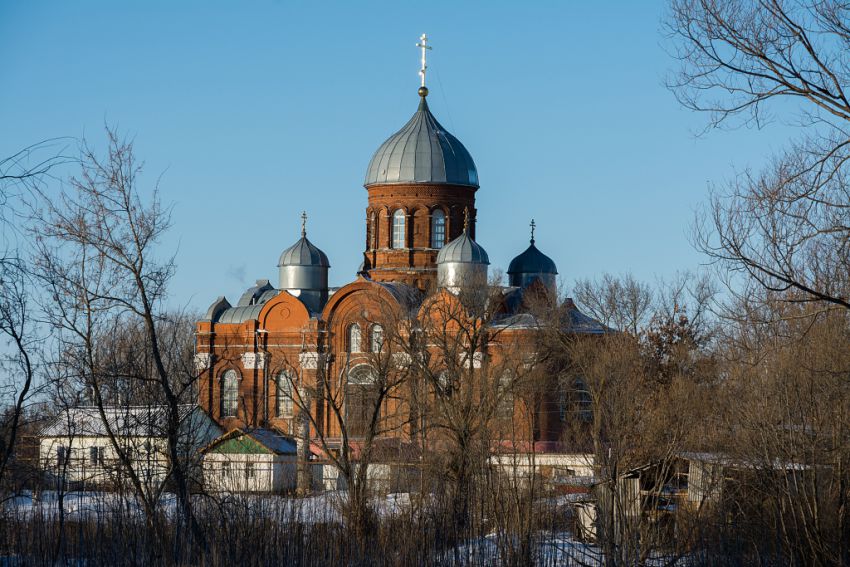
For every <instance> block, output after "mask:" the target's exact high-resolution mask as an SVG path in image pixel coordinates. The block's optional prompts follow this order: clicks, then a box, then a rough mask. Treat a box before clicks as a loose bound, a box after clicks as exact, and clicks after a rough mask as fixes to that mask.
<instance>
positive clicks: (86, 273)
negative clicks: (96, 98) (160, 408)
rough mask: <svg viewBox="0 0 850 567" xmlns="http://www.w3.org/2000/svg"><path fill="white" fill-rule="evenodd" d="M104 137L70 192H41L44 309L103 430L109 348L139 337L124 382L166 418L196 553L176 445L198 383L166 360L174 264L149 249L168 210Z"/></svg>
mask: <svg viewBox="0 0 850 567" xmlns="http://www.w3.org/2000/svg"><path fill="white" fill-rule="evenodd" d="M107 136H108V142H109V146H108V152H107V154H106V156H105V157H101V156H99V155H98V154H97V153H96V152H95V151H94V150H93V149H91V148H90V147H89V146H87V145H85V144H84V145H83V146H82V148H81V158H80V160H79V161H80V163H81V173H80V176H79V177H73V178H71V179H70V181H69V188H68V189H66V190H63V191H62V193H61V194H60V195H59V196H56V197H52V198H49V196H48V195H46V194H44V193H43V192H42V193H40V195H41V197H42V199H41V201H40V202H39V206H38V208H36V209H35V211H34V213H33V217H34V221H35V222H33V223H32V229H31V233H32V238H33V240H34V241H35V242H36V247H37V260H36V263H35V270H36V273H37V277H38V278H39V281H40V282H41V285H43V286H44V287H45V288H46V289H47V290H48V297H49V300H48V301H47V302H46V304H45V308H46V312H47V316H48V319H49V322H50V324H51V325H52V326H53V328H54V329H55V331H56V333H57V337H58V340H59V344H60V348H59V352H60V356H61V360H60V361H59V362H60V363H61V364H67V365H71V366H72V367H73V368H74V370H75V372H76V374H77V377H78V379H79V380H80V381H81V382H82V383H84V384H85V386H86V387H87V388H89V391H90V394H91V398H92V400H93V401H94V403H95V405H96V406H97V407H98V408H99V410H100V413H101V417H102V419H103V422H104V424H108V423H109V421H110V420H109V419H108V418H107V415H106V412H105V409H104V408H105V406H106V405H107V403H108V398H107V396H106V394H107V391H108V390H107V385H110V384H114V381H115V379H116V372H117V373H118V375H119V376H120V373H121V369H118V368H116V367H115V366H116V365H115V364H112V366H110V363H115V362H116V359H115V356H117V355H118V353H117V352H116V350H115V349H113V348H112V347H113V346H114V345H113V344H112V343H113V341H114V340H115V339H116V338H117V337H119V336H120V334H117V333H116V329H119V328H121V329H122V330H131V329H134V330H137V331H138V332H137V335H136V336H137V338H138V341H137V343H136V344H135V346H134V348H135V349H137V350H135V351H133V350H131V352H136V353H137V354H138V357H137V359H135V360H129V361H128V360H125V361H124V362H133V363H138V364H134V365H130V366H129V367H127V366H125V367H124V370H126V371H128V375H127V376H126V377H127V378H128V379H132V380H135V381H136V382H137V383H138V384H145V385H146V386H147V387H149V388H151V389H153V390H154V391H155V392H156V396H157V397H158V398H159V399H160V400H161V401H162V404H163V405H164V407H165V408H166V410H167V411H165V415H164V421H165V424H164V430H165V437H166V441H167V453H168V455H167V456H168V462H169V465H170V467H169V470H168V475H167V477H168V480H169V482H170V483H171V485H172V486H173V487H174V489H175V492H176V495H177V501H178V504H179V511H180V514H179V516H178V519H179V520H180V522H181V523H182V522H185V523H186V524H187V525H188V526H189V528H190V534H191V538H190V539H189V540H188V541H189V543H193V542H194V544H202V543H203V534H202V533H201V531H200V529H199V527H198V525H197V522H196V520H195V517H194V514H193V512H192V502H191V498H190V493H189V485H190V475H189V471H188V469H187V465H186V460H185V455H184V454H183V453H182V452H181V451H182V449H183V447H182V445H181V438H180V434H181V430H182V423H181V416H182V414H181V409H180V408H181V404H182V403H183V402H184V400H185V399H186V396H187V395H189V394H190V393H191V391H192V387H193V384H194V380H195V375H194V373H193V372H191V371H187V369H186V368H185V365H181V364H180V361H181V360H182V358H183V357H182V355H181V354H179V352H178V353H176V354H174V355H173V356H172V354H171V352H170V346H171V345H172V344H173V343H171V342H169V341H170V339H171V336H170V335H169V333H168V330H167V329H168V324H169V314H168V313H167V312H166V311H165V309H164V300H165V298H166V293H167V287H168V282H169V280H170V278H171V275H172V274H173V271H174V264H173V260H172V259H171V258H166V259H165V260H164V261H158V260H157V258H156V256H155V246H156V244H157V242H158V241H159V239H160V238H161V236H162V235H163V234H164V232H165V231H166V230H167V229H168V228H169V226H170V220H169V211H168V210H167V209H166V208H163V206H162V205H161V203H160V201H159V197H158V191H157V189H156V188H154V189H153V190H152V191H150V192H149V193H148V194H145V193H144V192H143V191H142V190H141V189H140V187H139V186H138V176H139V174H140V172H141V166H140V165H139V164H138V163H137V162H136V160H135V157H134V155H133V148H132V144H131V143H130V142H127V141H124V140H121V139H120V138H119V137H118V135H117V134H116V132H115V131H114V130H110V129H107ZM184 322H185V321H184ZM174 324H179V322H175V323H174ZM175 350H176V351H179V350H180V349H179V348H177V349H175ZM104 354H106V356H104ZM124 354H127V351H126V350H125V351H124ZM110 357H112V359H111V360H110ZM108 433H109V437H110V440H111V443H112V445H113V448H114V450H115V452H116V454H117V455H118V456H119V458H120V460H121V462H122V464H123V467H124V470H125V471H126V472H127V474H128V475H129V479H130V481H131V483H132V485H133V486H134V488H135V491H136V493H137V495H138V497H139V498H140V500H141V502H142V503H143V506H144V509H145V511H146V516H147V518H148V521H149V527H150V528H151V529H153V530H157V531H158V532H160V536H161V535H162V533H161V530H160V528H159V527H158V523H157V522H156V518H157V514H158V512H157V501H156V500H155V499H154V498H153V495H151V494H150V493H149V492H146V491H145V486H144V482H143V480H142V479H141V478H140V477H139V475H138V474H137V473H136V472H135V471H134V470H133V463H132V460H131V458H130V456H129V455H128V453H127V451H126V450H125V447H123V446H122V444H121V442H120V439H119V438H118V437H119V432H117V431H113V430H109V431H108ZM176 533H178V534H180V533H181V530H179V529H178V530H177V532H176ZM181 547H182V543H180V542H179V541H175V553H182V552H184V551H180V548H181Z"/></svg>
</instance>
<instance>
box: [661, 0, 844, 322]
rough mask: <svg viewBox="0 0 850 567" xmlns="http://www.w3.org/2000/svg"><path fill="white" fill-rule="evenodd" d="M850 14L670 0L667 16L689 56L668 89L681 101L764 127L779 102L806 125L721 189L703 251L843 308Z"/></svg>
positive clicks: (818, 6) (833, 6) (701, 232)
mask: <svg viewBox="0 0 850 567" xmlns="http://www.w3.org/2000/svg"><path fill="white" fill-rule="evenodd" d="M848 16H850V13H848V10H847V6H846V5H844V4H843V3H841V2H836V1H831V0H828V1H817V2H786V1H784V0H762V1H755V2H749V1H743V0H674V1H673V2H672V4H671V13H670V16H669V18H668V21H667V25H668V29H669V31H670V35H671V37H672V40H673V48H674V53H675V56H676V57H677V59H678V60H679V61H680V63H681V65H680V69H679V71H678V73H677V74H675V75H674V76H672V77H671V78H670V80H669V86H670V87H671V88H672V90H673V92H674V93H675V94H676V96H677V97H678V99H679V101H680V102H681V103H682V104H683V105H684V106H686V107H687V108H691V109H694V110H699V111H706V112H708V113H709V114H710V116H711V119H710V124H711V125H712V126H722V125H734V124H746V125H756V126H759V127H761V126H763V124H764V120H765V117H766V116H768V115H769V113H770V112H771V111H773V112H775V113H776V114H777V115H779V116H781V117H784V118H786V121H791V120H797V121H798V124H799V125H800V126H801V127H802V129H803V137H802V138H801V139H800V140H798V141H796V142H794V143H793V144H791V145H790V147H789V148H788V149H786V150H785V151H784V152H783V153H782V154H780V155H778V156H777V157H775V158H774V159H773V161H772V162H771V163H770V164H769V165H767V166H766V167H765V168H764V170H763V171H762V172H760V173H752V172H750V171H746V172H744V173H743V174H741V175H739V176H738V177H737V178H735V179H733V180H732V181H731V182H730V183H729V184H728V186H727V187H726V188H725V189H722V190H715V191H714V193H713V195H712V198H711V201H710V204H709V206H708V207H707V210H706V211H704V212H703V213H702V214H701V215H700V216H699V217H698V221H697V226H696V241H697V244H698V246H699V248H700V249H702V250H703V251H704V252H706V253H707V254H708V255H709V256H710V257H712V258H714V259H715V260H716V261H717V262H718V263H719V264H720V265H721V266H722V267H723V268H725V269H727V270H728V271H729V272H730V273H731V274H732V275H733V276H734V275H743V276H745V279H746V278H752V279H754V280H756V281H758V282H759V284H760V285H762V286H764V287H765V288H767V289H769V290H773V291H779V292H785V291H793V292H794V293H793V294H791V295H789V296H787V299H789V300H793V301H821V302H826V303H829V304H833V305H837V306H840V307H842V308H845V309H846V308H848V307H850V289H848V287H847V285H846V280H844V279H841V278H839V279H836V278H835V276H836V275H840V274H842V273H847V270H848V268H850V254H848V244H847V243H848V241H850V228H848V227H850V222H849V221H850V205H848V203H850V192H848V178H847V171H846V165H845V164H846V161H847V158H848V157H850V153H848V148H850V145H849V144H848V142H850V138H848V120H850V102H848V99H847V96H846V93H845V86H846V85H847V84H848V80H850V66H849V65H848V63H850V62H849V61H848V55H847V54H848V53H850V51H848V46H850V23H848ZM737 283H740V282H737ZM733 287H734V285H733Z"/></svg>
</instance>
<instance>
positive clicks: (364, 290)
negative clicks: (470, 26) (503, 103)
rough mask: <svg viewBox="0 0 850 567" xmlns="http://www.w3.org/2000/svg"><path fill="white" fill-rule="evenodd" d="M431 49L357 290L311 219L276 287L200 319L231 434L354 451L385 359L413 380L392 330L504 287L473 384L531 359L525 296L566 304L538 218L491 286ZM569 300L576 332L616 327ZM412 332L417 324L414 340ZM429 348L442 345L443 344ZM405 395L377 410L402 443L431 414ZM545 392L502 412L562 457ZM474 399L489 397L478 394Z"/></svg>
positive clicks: (559, 403)
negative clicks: (274, 435) (316, 238)
mask: <svg viewBox="0 0 850 567" xmlns="http://www.w3.org/2000/svg"><path fill="white" fill-rule="evenodd" d="M426 43H427V38H426V37H425V36H423V37H422V43H420V44H419V47H421V48H422V54H423V55H422V66H421V70H420V75H421V79H422V80H421V86H420V88H419V90H418V107H417V108H416V111H415V112H414V113H413V116H412V117H411V118H410V119H409V120H408V121H407V123H406V124H404V126H402V128H401V129H400V130H398V131H397V132H396V133H395V134H393V135H392V136H390V137H389V138H388V139H387V140H386V141H384V142H383V143H382V144H381V145H380V146H379V147H378V149H377V150H376V151H375V153H374V155H373V156H372V159H371V161H370V162H369V164H368V166H367V167H366V175H365V180H364V182H363V185H364V187H365V189H366V192H367V195H368V199H367V201H366V203H365V210H366V215H365V219H366V223H365V227H364V232H363V234H362V235H361V237H362V238H363V243H364V251H363V261H362V264H361V266H360V269H359V271H358V273H357V274H356V278H355V279H354V281H352V282H350V283H348V284H346V285H344V286H342V287H338V288H330V287H329V286H328V273H329V270H330V268H331V262H330V260H329V258H328V257H327V255H326V254H325V253H324V252H323V251H322V250H321V249H320V247H319V246H318V245H317V244H320V243H314V242H312V241H311V240H310V239H309V238H308V236H307V227H306V215H304V214H302V222H301V236H300V238H298V240H296V241H295V243H294V244H292V245H291V246H290V247H288V248H286V249H285V250H284V251H283V252H282V253H281V254H280V257H279V260H278V263H277V267H278V270H279V277H278V280H277V282H275V283H272V282H270V281H268V280H258V281H257V282H256V285H254V286H252V287H250V288H249V289H247V290H245V291H244V293H242V295H241V296H240V297H239V299H238V301H237V302H236V303H235V304H232V303H230V302H229V301H228V300H227V299H226V298H225V297H223V296H222V297H219V298H218V299H216V300H215V301H214V302H213V303H212V305H210V307H209V309H208V310H207V312H206V315H205V317H204V318H203V320H201V321H199V322H198V323H197V324H196V336H197V345H196V353H197V354H196V357H195V363H196V366H197V370H198V372H199V381H198V384H199V386H198V398H199V399H198V403H199V405H200V406H201V407H202V408H204V409H205V410H206V411H207V412H208V413H209V415H210V416H212V418H213V419H214V420H215V421H216V422H217V423H218V424H219V425H221V426H222V427H223V428H224V429H225V430H228V431H231V430H235V429H273V430H277V431H279V432H281V433H283V434H285V435H290V436H293V437H299V439H304V438H305V437H308V436H309V438H310V446H311V447H319V450H316V451H315V452H316V453H317V454H318V453H320V452H321V450H324V451H327V450H328V449H330V450H334V447H336V448H338V447H340V446H341V444H343V443H350V444H353V445H356V444H357V443H358V440H359V439H360V438H361V437H362V436H363V435H364V434H365V432H366V431H367V430H368V427H369V423H370V415H371V414H370V409H369V408H370V406H369V403H370V400H371V399H372V398H370V395H369V392H370V389H369V388H370V384H373V383H374V381H375V376H376V375H377V374H378V373H380V372H384V371H383V370H380V369H378V368H377V367H379V366H382V363H381V361H380V360H378V359H379V358H380V354H381V353H382V352H384V351H387V350H392V349H393V348H394V349H395V352H394V353H392V355H391V356H392V360H393V362H394V363H395V366H394V367H395V368H396V369H397V371H398V372H400V373H402V374H404V373H405V372H407V374H408V375H409V376H412V373H411V371H410V370H409V369H408V370H398V369H400V368H401V367H403V366H405V365H408V366H409V365H410V363H411V356H410V352H405V351H404V349H402V348H399V347H398V346H396V347H392V346H391V345H390V343H391V340H392V339H391V337H390V336H389V335H390V334H391V331H390V330H389V328H388V326H389V325H391V324H392V323H388V322H387V321H389V320H390V319H391V320H393V321H396V322H398V321H401V320H405V321H420V322H421V321H424V320H426V319H430V320H433V318H434V314H435V313H438V312H442V313H445V312H447V309H446V306H449V305H460V306H461V307H462V306H463V304H464V302H465V301H466V299H465V295H464V290H465V289H469V288H470V287H476V286H477V287H478V288H485V287H486V288H488V289H490V290H492V289H494V288H495V296H497V298H498V299H497V300H496V303H498V306H497V307H496V308H494V309H492V310H491V311H492V312H491V313H490V315H489V316H488V317H489V319H488V325H489V326H490V328H491V329H492V330H496V331H497V332H491V337H490V338H489V339H488V340H486V341H483V342H482V343H481V344H478V345H474V346H473V349H474V352H473V353H472V354H471V355H469V356H464V357H461V358H464V360H463V361H461V362H462V363H461V365H460V366H459V368H460V369H461V370H462V372H460V373H459V376H460V377H459V378H458V379H459V380H464V379H465V378H463V376H464V375H465V372H467V371H468V372H469V373H470V374H469V376H472V375H473V374H472V373H474V372H483V370H481V368H482V367H483V366H486V365H487V361H488V360H495V359H496V358H498V357H499V356H502V358H504V356H503V355H499V354H497V351H500V350H501V351H502V352H509V351H514V352H516V351H521V350H522V349H523V348H526V347H523V346H522V345H528V344H530V341H529V340H528V337H529V336H530V335H531V334H533V333H534V332H535V330H536V329H537V328H538V324H537V322H536V320H535V316H534V315H533V314H532V313H531V312H530V311H529V310H528V308H527V301H526V297H527V296H528V295H529V294H533V295H534V296H536V297H541V296H542V297H544V298H548V301H557V300H558V299H557V283H556V277H557V275H558V270H557V267H556V264H555V262H554V261H553V260H552V259H551V258H549V257H548V256H546V255H545V254H544V253H543V252H541V251H540V250H539V249H538V248H537V245H536V243H535V239H534V232H533V222H532V233H531V239H530V245H529V246H528V248H527V249H525V250H524V251H521V252H520V253H519V254H518V255H517V256H516V257H515V258H514V259H513V260H512V261H511V263H510V265H509V267H508V269H507V276H508V281H507V285H504V283H505V282H497V283H496V284H495V286H494V284H493V282H488V277H489V271H488V270H489V264H490V261H489V257H488V254H487V252H486V251H485V249H484V247H483V246H482V244H481V243H479V242H477V241H476V230H475V228H476V225H477V223H478V222H487V220H486V219H478V217H477V214H476V208H475V203H476V196H477V194H478V190H479V188H480V187H479V181H478V179H479V178H478V171H477V169H476V166H475V162H474V161H473V158H472V155H471V154H470V152H469V151H468V150H467V148H466V147H464V145H463V144H462V143H461V142H460V140H458V138H456V137H455V136H454V135H452V134H451V133H450V132H448V131H447V130H446V129H445V128H444V127H443V126H442V125H441V124H440V122H438V121H437V118H436V117H435V116H434V114H433V113H432V112H431V109H430V108H429V105H428V88H427V87H426V86H425V71H426V69H427V67H426V65H425V50H426V49H427V48H428V46H427V45H426ZM485 196H486V193H485ZM352 236H353V235H352ZM488 301H489V302H490V303H493V300H492V299H490V300H488ZM567 301H568V306H567V307H568V309H567V313H568V319H569V322H568V324H569V328H570V332H574V333H581V334H588V335H599V334H603V333H605V332H606V331H607V329H606V328H605V327H604V326H603V325H601V324H600V323H598V322H597V321H595V320H593V319H591V318H590V317H587V316H585V315H584V314H582V313H581V312H580V311H579V310H578V309H577V308H576V307H575V305H573V304H572V302H571V301H570V300H567ZM488 304H489V303H488ZM444 327H445V325H444ZM393 333H394V334H395V335H396V336H397V337H400V336H401V335H402V334H403V333H401V332H398V331H394V332H393ZM411 333H412V331H410V328H408V331H407V335H405V337H407V338H410V337H411ZM496 334H498V337H496V336H495V335H496ZM429 341H430V342H429V344H430V345H432V346H433V344H434V343H435V340H434V339H430V340H429ZM399 344H400V343H399ZM500 345H501V346H500ZM443 346H444V348H443V350H442V351H441V352H439V353H437V355H438V356H437V357H435V359H439V358H440V357H442V359H443V360H442V362H441V361H440V360H436V362H433V361H432V362H433V364H432V366H433V368H435V369H436V370H433V372H434V373H435V376H436V377H435V380H434V384H433V388H432V389H431V390H430V393H426V394H425V396H426V397H427V396H430V397H434V396H438V395H440V392H438V391H437V390H440V389H441V388H440V385H441V384H443V385H444V382H443V380H444V378H442V377H443V376H445V375H446V369H447V368H449V367H450V366H457V364H456V362H457V361H454V360H453V361H448V360H447V359H448V358H449V357H451V358H457V356H456V355H455V354H451V355H448V354H447V352H448V351H447V350H446V347H445V345H443ZM467 346H468V345H467ZM426 348H430V347H426ZM435 348H436V347H435ZM432 350H433V349H432ZM438 350H439V349H438ZM449 362H451V364H449ZM440 368H443V369H444V370H442V371H440V370H439V369H440ZM429 371H430V370H429ZM440 372H442V374H441V373H440ZM411 379H412V378H411ZM403 380H404V379H401V381H403ZM398 386H399V387H398V388H397V393H392V395H388V396H386V399H384V400H382V402H381V403H382V404H383V407H382V408H380V412H381V413H382V418H383V416H384V414H386V415H393V416H394V417H393V418H392V419H391V420H390V421H391V422H392V424H394V425H391V426H388V427H385V428H383V429H381V431H380V436H382V437H389V438H393V439H396V440H398V441H399V442H400V443H402V444H403V443H405V442H412V439H413V438H414V437H415V436H416V435H417V431H421V430H422V427H421V423H420V422H421V419H422V417H421V416H418V415H413V414H414V413H415V412H416V411H419V410H417V409H416V408H414V405H413V404H412V403H410V402H409V400H406V399H405V398H406V397H409V396H415V394H414V393H412V390H410V389H409V388H406V386H403V385H401V384H399V385H398ZM426 389H427V388H426ZM544 390H545V391H546V392H548V394H546V396H548V397H546V396H544V399H543V400H542V401H541V402H539V403H536V404H533V406H529V407H528V408H526V409H525V410H521V409H520V408H518V407H516V408H515V407H513V404H515V403H516V400H515V399H514V397H512V396H507V395H505V396H502V397H500V399H499V402H498V403H499V405H500V408H501V409H500V412H501V415H508V416H509V417H511V418H514V417H515V416H516V417H518V418H519V419H521V420H525V421H526V422H527V423H526V426H525V428H524V431H525V433H523V436H524V438H527V442H526V443H524V444H523V445H522V446H523V447H524V448H525V450H533V451H535V452H537V453H541V454H558V453H562V452H564V450H565V447H564V445H563V443H562V439H563V434H564V427H565V426H564V415H563V414H564V408H563V406H564V403H565V402H564V399H563V396H560V395H559V394H558V392H557V390H558V388H557V387H551V388H544ZM305 392H312V394H311V395H309V396H307V395H306V394H305ZM443 394H445V392H443ZM476 395H478V396H481V395H483V394H482V393H481V391H480V388H479V392H478V393H477V394H476ZM506 404H507V405H508V407H507V409H506V408H505V405H506ZM304 412H309V415H307V416H306V417H308V418H309V419H306V420H305V419H304V417H305V415H304ZM299 414H300V417H299ZM373 432H374V430H373ZM319 439H321V441H322V442H321V443H319V442H318V440H319ZM305 440H306V439H305ZM495 441H496V442H497V443H498V442H499V441H500V440H499V439H496V440H495ZM514 445H515V446H516V444H514Z"/></svg>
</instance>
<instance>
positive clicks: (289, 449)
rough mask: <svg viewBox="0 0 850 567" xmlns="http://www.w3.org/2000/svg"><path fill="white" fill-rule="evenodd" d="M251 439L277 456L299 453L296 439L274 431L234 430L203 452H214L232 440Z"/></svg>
mask: <svg viewBox="0 0 850 567" xmlns="http://www.w3.org/2000/svg"><path fill="white" fill-rule="evenodd" d="M240 437H249V438H251V439H253V440H254V441H256V442H257V443H259V444H260V445H262V446H263V447H265V448H266V449H268V450H269V451H271V452H272V453H275V454H277V455H295V454H297V453H298V445H297V443H296V441H295V439H292V438H291V437H287V436H285V435H283V434H282V433H280V432H278V431H275V430H272V429H260V428H258V429H244V430H243V429H233V430H231V431H228V432H227V433H225V434H224V435H222V436H221V437H219V438H218V439H216V440H215V441H213V442H212V443H210V444H209V446H207V447H206V448H205V449H204V450H203V452H204V453H207V452H211V451H214V449H215V448H216V447H218V446H219V445H221V444H222V443H224V442H226V441H229V440H231V439H238V438H240Z"/></svg>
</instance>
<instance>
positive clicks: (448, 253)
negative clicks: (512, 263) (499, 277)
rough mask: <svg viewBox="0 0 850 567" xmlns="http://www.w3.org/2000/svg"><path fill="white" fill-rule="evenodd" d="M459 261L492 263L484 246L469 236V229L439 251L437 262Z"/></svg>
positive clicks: (464, 262) (465, 262)
mask: <svg viewBox="0 0 850 567" xmlns="http://www.w3.org/2000/svg"><path fill="white" fill-rule="evenodd" d="M449 262H457V263H463V264H485V265H489V264H490V257H489V256H487V251H486V250H484V247H483V246H481V245H480V244H478V243H477V242H475V241H474V240H473V239H472V237H471V236H469V230H466V229H465V230H464V231H463V234H461V235H460V236H458V237H457V238H455V239H454V240H452V241H451V242H449V243H448V244H446V245H445V246H443V247H442V248H440V251H439V252H438V253H437V263H438V264H443V263H449Z"/></svg>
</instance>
